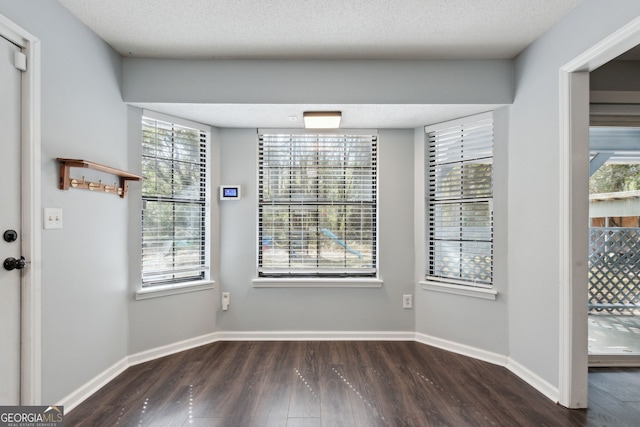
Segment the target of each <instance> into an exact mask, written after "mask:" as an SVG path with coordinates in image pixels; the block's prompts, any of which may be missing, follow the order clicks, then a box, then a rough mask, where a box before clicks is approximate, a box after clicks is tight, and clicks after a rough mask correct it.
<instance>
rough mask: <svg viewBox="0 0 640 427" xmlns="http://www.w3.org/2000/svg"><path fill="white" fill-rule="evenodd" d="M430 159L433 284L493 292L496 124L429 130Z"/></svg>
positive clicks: (430, 275)
mask: <svg viewBox="0 0 640 427" xmlns="http://www.w3.org/2000/svg"><path fill="white" fill-rule="evenodd" d="M434 128H435V129H434ZM425 154H426V157H427V158H426V165H425V170H427V171H428V174H427V175H426V183H425V188H426V189H427V197H426V199H427V200H426V212H427V213H428V218H427V234H428V235H427V240H428V251H427V256H428V259H427V278H428V279H429V280H436V281H443V282H448V283H454V284H463V285H472V286H481V287H486V286H491V284H492V281H493V190H492V187H493V185H492V164H493V119H492V118H484V116H483V118H482V119H478V118H477V117H476V118H475V119H474V118H473V117H472V118H470V119H469V121H457V123H456V124H455V125H447V124H446V123H445V124H443V125H439V126H434V127H430V128H427V135H426V150H425Z"/></svg>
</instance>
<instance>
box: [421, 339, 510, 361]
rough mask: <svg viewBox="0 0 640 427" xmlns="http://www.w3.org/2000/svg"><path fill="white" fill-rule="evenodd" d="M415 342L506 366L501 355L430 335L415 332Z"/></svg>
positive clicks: (504, 357)
mask: <svg viewBox="0 0 640 427" xmlns="http://www.w3.org/2000/svg"><path fill="white" fill-rule="evenodd" d="M415 335H416V341H417V342H419V343H422V344H426V345H430V346H432V347H437V348H440V349H442V350H447V351H450V352H452V353H457V354H461V355H463V356H469V357H473V358H474V359H478V360H482V361H483V362H488V363H492V364H494V365H499V366H506V365H507V356H505V355H503V354H498V353H493V352H491V351H486V350H482V349H479V348H476V347H471V346H468V345H464V344H460V343H457V342H454V341H448V340H445V339H442V338H437V337H432V336H430V335H426V334H421V333H418V332H416V334H415Z"/></svg>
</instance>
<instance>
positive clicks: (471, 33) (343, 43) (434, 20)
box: [59, 0, 580, 59]
mask: <svg viewBox="0 0 640 427" xmlns="http://www.w3.org/2000/svg"><path fill="white" fill-rule="evenodd" d="M59 1H60V3H62V5H64V6H65V7H66V8H67V9H69V10H70V11H71V12H72V13H73V14H74V15H75V16H77V17H78V18H79V19H80V20H81V21H83V22H84V23H85V24H86V25H87V26H89V27H90V28H91V29H93V30H94V31H95V32H96V33H97V34H98V35H99V36H100V37H102V38H103V39H104V40H106V41H107V42H108V43H109V44H111V46H113V47H114V48H115V49H116V50H117V51H118V52H120V53H121V54H123V55H132V56H140V57H174V58H175V57H182V58H183V57H189V58H211V57H218V58H349V59H359V58H375V59H386V58H401V59H418V58H421V59H431V58H440V59H443V58H465V59H471V58H513V57H514V56H516V55H517V54H518V53H519V52H520V51H522V50H523V49H524V48H525V47H526V46H527V45H529V44H530V43H531V42H532V41H533V40H535V39H536V38H537V37H538V36H539V35H540V34H541V33H542V32H544V31H545V30H547V29H548V28H550V27H551V26H552V25H553V24H555V23H556V22H557V21H558V20H559V19H560V18H561V17H562V16H564V15H565V14H566V13H567V12H568V11H569V10H571V9H572V8H573V7H574V6H575V5H577V4H578V3H579V2H580V0H324V1H320V0H275V1H274V0H271V1H268V0H267V1H265V0H217V1H212V0H180V1H177V0H109V1H105V0H59Z"/></svg>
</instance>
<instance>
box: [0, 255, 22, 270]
mask: <svg viewBox="0 0 640 427" xmlns="http://www.w3.org/2000/svg"><path fill="white" fill-rule="evenodd" d="M2 265H3V266H4V269H5V270H9V271H11V270H22V269H23V268H24V266H25V265H27V261H26V260H25V259H24V257H23V256H21V257H20V259H15V258H12V257H9V258H7V259H5V260H4V263H3V264H2Z"/></svg>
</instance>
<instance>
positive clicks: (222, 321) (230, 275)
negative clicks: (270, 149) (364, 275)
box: [218, 129, 414, 332]
mask: <svg viewBox="0 0 640 427" xmlns="http://www.w3.org/2000/svg"><path fill="white" fill-rule="evenodd" d="M221 141H222V146H221V182H222V183H228V184H241V185H242V192H243V193H242V199H241V200H238V201H225V202H218V203H220V223H221V232H220V248H222V250H221V253H220V265H221V268H220V288H221V291H222V292H224V291H227V292H230V293H231V307H230V309H229V311H225V312H223V311H219V312H218V329H219V330H221V331H275V332H280V331H405V332H407V331H413V330H414V316H413V310H404V309H403V308H402V295H403V294H408V293H412V290H413V269H414V266H413V265H414V258H413V230H412V226H411V224H412V223H413V210H412V209H411V206H412V204H413V131H412V130H381V131H380V133H379V140H378V144H379V145H378V150H379V154H378V155H379V159H380V160H379V166H378V167H379V182H380V187H379V241H380V244H379V254H378V259H379V268H380V275H381V277H382V279H384V285H383V286H382V288H373V289H371V288H366V289H354V288H324V289H322V288H254V287H252V284H251V280H252V279H253V278H255V277H256V241H257V226H256V218H257V199H256V183H257V175H256V174H257V168H256V165H257V152H258V148H257V132H256V130H255V129H223V130H222V131H221ZM399 207H400V208H399ZM402 207H405V208H402ZM406 207H409V208H408V209H407V208H406Z"/></svg>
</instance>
